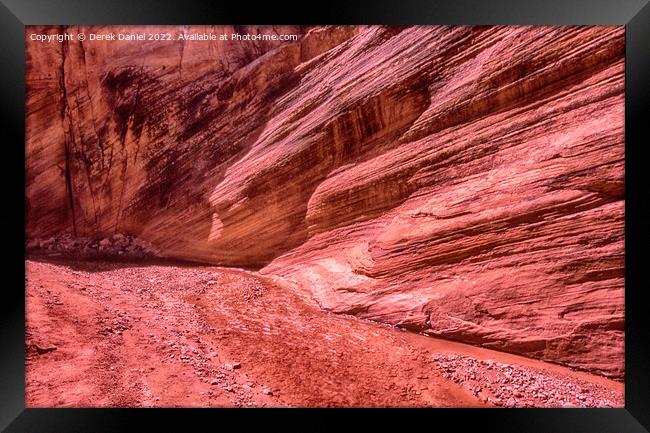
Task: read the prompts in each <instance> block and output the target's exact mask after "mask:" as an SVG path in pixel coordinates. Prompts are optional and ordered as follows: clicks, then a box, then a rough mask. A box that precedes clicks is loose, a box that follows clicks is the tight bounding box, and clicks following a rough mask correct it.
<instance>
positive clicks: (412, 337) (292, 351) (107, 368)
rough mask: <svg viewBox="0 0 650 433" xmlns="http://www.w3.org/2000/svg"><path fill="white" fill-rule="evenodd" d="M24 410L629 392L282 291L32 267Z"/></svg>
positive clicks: (216, 277) (252, 277) (519, 398)
mask: <svg viewBox="0 0 650 433" xmlns="http://www.w3.org/2000/svg"><path fill="white" fill-rule="evenodd" d="M26 287H27V289H26V309H27V335H26V350H27V354H26V356H27V358H26V359H27V361H26V364H27V365H26V382H27V383H26V393H27V395H26V400H27V406H28V407H109V406H111V407H112V406H117V407H176V406H180V407H287V406H289V407H305V406H307V407H314V406H317V407H321V406H328V407H329V406H361V407H367V406H370V407H378V406H379V407H386V406H392V407H406V406H409V407H410V406H428V407H499V406H506V407H530V406H538V407H605V406H614V407H620V406H623V384H622V383H620V382H616V381H612V380H608V379H605V378H602V377H599V376H595V375H591V374H587V373H583V372H577V371H572V370H570V369H567V368H564V367H561V366H558V365H554V364H548V363H544V362H541V361H536V360H530V359H527V358H523V357H519V356H515V355H511V354H506V353H501V352H495V351H491V350H487V349H482V348H477V347H473V346H468V345H464V344H458V343H454V342H450V341H445V340H438V339H434V338H430V337H425V336H422V335H417V334H414V333H411V332H406V331H402V330H399V329H395V328H392V327H390V326H387V325H382V324H378V323H374V322H369V321H365V320H361V319H358V318H355V317H350V316H344V315H336V314H332V313H329V312H327V311H323V310H322V309H320V308H319V307H318V305H316V304H315V303H314V302H313V301H312V300H311V298H310V297H309V296H308V295H307V294H303V293H299V292H296V290H295V288H290V287H287V286H286V285H285V284H284V283H283V282H282V281H279V280H271V279H269V278H267V277H263V276H260V275H258V274H256V273H254V272H248V271H243V270H237V269H230V268H219V267H197V266H189V265H186V264H171V263H163V262H157V263H153V262H152V263H126V262H102V261H88V262H82V263H79V262H77V263H72V262H65V261H58V262H54V261H43V260H40V259H30V260H27V262H26Z"/></svg>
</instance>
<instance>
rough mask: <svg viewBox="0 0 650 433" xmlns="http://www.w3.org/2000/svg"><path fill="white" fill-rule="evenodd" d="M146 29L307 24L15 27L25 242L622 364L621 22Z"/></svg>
mask: <svg viewBox="0 0 650 433" xmlns="http://www.w3.org/2000/svg"><path fill="white" fill-rule="evenodd" d="M61 30H62V29H58V28H52V27H47V28H43V27H29V28H28V31H27V33H29V32H30V31H36V32H44V33H48V32H49V33H56V32H59V31H61ZM63 30H65V29H63ZM68 30H69V31H70V32H72V33H78V32H79V31H85V32H86V33H91V32H103V31H104V32H108V31H113V32H117V31H127V30H128V31H132V30H133V28H126V27H124V28H121V29H120V28H116V27H111V28H99V27H94V28H87V27H86V28H77V27H71V28H69V29H68ZM138 30H139V31H143V32H147V31H155V32H158V33H160V32H166V31H169V32H174V33H178V32H195V31H209V30H213V31H214V32H215V33H221V32H227V33H232V32H235V31H237V32H249V33H258V32H260V33H266V34H270V33H276V34H297V35H299V38H298V40H297V41H294V42H284V41H274V42H250V41H239V42H235V41H228V42H223V41H211V42H198V41H193V42H189V41H168V42H161V41H147V42H137V43H136V42H132V41H129V42H96V41H95V42H93V41H86V42H83V43H80V42H78V41H70V42H64V43H61V44H59V43H49V44H47V43H33V42H28V43H27V54H26V55H27V148H26V180H27V191H26V195H27V235H28V237H30V238H36V237H45V236H53V235H57V234H59V233H62V232H72V233H74V234H75V235H77V236H109V235H112V234H114V233H117V232H119V233H128V234H129V235H133V236H137V237H138V238H141V239H143V240H145V241H147V242H150V243H151V244H153V245H154V246H155V247H156V248H157V249H158V250H159V251H161V252H162V254H163V255H165V256H167V257H173V258H180V259H189V260H194V261H199V262H209V263H214V264H220V265H227V266H237V267H250V268H256V269H260V271H261V272H262V273H264V274H268V275H272V276H274V277H276V278H281V279H283V280H284V281H286V282H289V283H292V284H295V285H297V286H300V287H301V288H302V289H307V290H308V291H309V292H311V293H312V294H313V297H314V299H316V300H317V301H318V302H319V304H320V305H321V306H322V307H323V308H326V309H329V310H332V311H335V312H340V313H349V314H355V315H358V316H361V317H364V318H369V319H373V320H377V321H382V322H387V323H392V324H396V325H399V326H402V327H406V328H409V329H411V330H414V331H419V332H424V333H428V334H431V335H436V336H440V337H444V338H449V339H453V340H459V341H463V342H469V343H472V344H476V345H481V346H485V347H490V348H494V349H499V350H503V351H509V352H514V353H518V354H523V355H526V356H530V357H534V358H539V359H543V360H547V361H551V362H555V363H560V364H564V365H568V366H571V367H575V368H579V369H584V370H589V371H592V372H596V373H599V374H603V375H606V376H611V377H615V378H622V377H623V374H624V362H623V355H624V352H623V337H624V244H623V240H624V130H623V125H624V48H625V46H624V28H623V27H584V26H583V27H524V26H522V27H512V26H508V27H493V26H485V27H444V26H439V27H438V26H436V27H399V28H396V27H388V28H385V27H377V26H368V27H362V26H359V27H310V28H307V27H292V26H285V27H262V28H250V27H242V28H233V27H223V28H210V29H207V28H203V27H200V28H197V27H155V28H153V27H152V28H147V27H141V28H140V27H139V28H138Z"/></svg>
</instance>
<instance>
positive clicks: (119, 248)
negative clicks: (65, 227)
mask: <svg viewBox="0 0 650 433" xmlns="http://www.w3.org/2000/svg"><path fill="white" fill-rule="evenodd" d="M25 248H26V250H27V252H28V253H30V254H40V255H46V256H52V257H58V256H61V257H79V258H92V257H98V258H119V257H121V258H129V259H132V258H148V257H157V256H158V251H157V250H156V248H154V247H153V246H152V245H151V244H149V243H147V242H145V241H143V240H141V239H138V238H136V237H135V236H131V235H128V234H123V233H115V234H114V235H112V236H108V237H103V238H94V237H79V236H74V235H72V234H71V233H63V234H61V235H58V236H51V237H47V238H34V239H29V240H27V241H26V242H25Z"/></svg>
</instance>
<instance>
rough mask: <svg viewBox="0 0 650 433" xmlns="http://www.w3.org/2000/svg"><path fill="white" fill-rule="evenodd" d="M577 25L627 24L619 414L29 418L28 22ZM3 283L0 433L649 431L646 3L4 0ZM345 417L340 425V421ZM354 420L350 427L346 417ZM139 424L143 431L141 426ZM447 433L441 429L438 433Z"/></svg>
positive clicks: (187, 412) (184, 412) (207, 412)
mask: <svg viewBox="0 0 650 433" xmlns="http://www.w3.org/2000/svg"><path fill="white" fill-rule="evenodd" d="M233 23H237V24H254V23H255V24H393V25H405V24H460V25H468V24H549V25H553V24H572V25H594V24H606V25H625V28H626V33H625V34H626V64H625V80H626V85H625V89H626V90H625V91H626V94H625V140H626V143H625V152H626V156H625V158H626V162H625V166H626V171H625V184H626V200H625V248H626V253H625V278H626V291H625V311H626V329H625V357H626V358H625V369H626V375H625V408H624V409H460V408H459V409H397V410H390V409H378V410H374V409H372V410H371V409H360V410H326V409H297V410H294V409H25V392H24V391H25V386H24V379H25V369H24V330H25V328H24V313H25V311H24V278H25V274H24V272H25V257H24V254H23V255H21V254H20V251H23V252H24V245H25V243H24V227H25V226H24V224H25V221H24V209H25V207H24V206H25V205H24V126H25V123H24V122H25V119H24V117H25V116H24V113H25V100H24V90H25V83H24V68H25V66H24V64H25V52H24V49H25V40H24V27H25V25H34V24H86V25H88V24H233ZM0 33H1V35H2V36H1V37H0V44H1V47H0V53H2V54H1V55H2V63H1V65H2V66H0V76H1V80H2V87H1V92H2V98H1V99H2V105H1V106H2V119H3V120H4V122H5V128H3V130H2V144H3V146H2V154H3V155H4V156H5V158H3V160H4V161H3V162H5V163H4V164H3V169H2V175H3V176H4V179H3V180H4V182H3V183H2V185H3V188H2V191H3V200H2V204H3V209H2V211H1V212H0V224H1V227H3V228H4V231H3V235H4V236H3V237H2V238H0V239H3V240H4V242H3V243H4V245H3V246H4V251H5V252H6V254H5V258H4V260H3V262H2V263H3V264H4V266H3V268H4V269H3V271H4V272H3V274H4V275H6V276H8V277H9V278H3V279H2V280H1V281H2V283H1V284H2V286H3V287H2V292H1V293H2V300H1V301H0V308H1V311H0V322H1V323H0V325H1V326H0V347H1V351H0V353H1V355H0V360H1V365H0V408H1V409H0V429H2V430H3V431H7V432H50V431H51V432H89V431H92V432H104V431H106V432H108V431H131V430H134V431H142V430H144V431H149V430H156V431H163V430H164V431H167V430H171V431H192V430H197V429H198V428H196V426H197V425H199V424H201V425H203V426H204V427H202V428H201V431H202V430H208V429H209V430H216V429H224V428H225V427H226V426H227V425H229V424H230V423H235V424H233V425H236V426H237V430H247V429H249V428H252V427H253V426H257V428H260V427H261V428H282V429H283V430H299V431H332V430H337V429H339V428H341V426H344V427H352V428H355V429H361V428H363V429H364V430H369V429H371V428H372V429H376V428H381V429H387V430H388V429H390V430H396V429H399V430H404V429H407V428H413V427H416V428H417V426H420V425H422V426H425V427H426V426H428V427H426V428H431V429H437V428H440V426H445V425H448V426H453V430H454V431H464V430H468V431H473V430H475V429H477V428H480V429H481V431H499V432H527V433H533V432H562V431H567V432H571V433H579V432H589V433H597V432H603V433H605V432H644V431H646V432H647V431H648V430H650V404H649V403H650V374H649V371H648V370H649V368H648V367H649V366H650V357H649V356H648V347H649V341H650V326H649V320H648V315H647V314H646V311H645V309H646V306H645V303H644V302H643V299H644V296H643V293H644V290H645V289H646V287H645V285H644V284H643V283H644V281H645V280H644V275H645V273H644V257H643V251H644V249H645V247H646V245H648V244H649V242H648V226H649V224H648V222H649V221H648V220H649V219H650V216H649V214H648V213H647V211H645V209H644V204H645V196H644V193H645V191H646V190H645V189H644V185H645V182H644V180H645V179H644V175H645V168H646V167H645V165H646V163H645V158H644V157H645V147H646V146H647V144H648V134H647V132H648V126H647V125H648V121H647V119H646V118H645V117H644V116H643V114H644V111H645V110H644V108H647V107H648V105H649V103H650V98H649V96H650V90H649V89H650V4H648V2H647V1H645V0H625V1H621V0H618V1H616V0H610V1H604V0H591V1H590V0H544V1H539V0H535V1H521V0H519V1H515V0H500V1H490V2H488V1H474V0H456V1H452V0H450V1H445V2H441V1H431V0H429V1H425V0H399V1H395V0H381V1H379V0H375V1H367V2H365V3H361V2H351V1H348V2H346V1H328V2H324V3H323V4H322V5H318V4H307V3H304V4H302V5H293V4H290V3H282V2H266V3H261V2H260V3H259V4H258V3H257V2H256V3H247V2H216V3H212V2H207V1H206V2H192V3H189V2H178V1H177V0H175V1H174V0H159V1H155V0H145V1H139V2H136V1H135V0H104V1H83V0H58V1H47V0H29V1H25V0H1V4H0ZM342 414H345V415H346V418H347V419H346V421H345V422H343V421H342V420H341V415H342ZM350 414H352V415H354V416H353V417H350V418H348V417H347V415H350ZM143 426H146V427H144V428H143ZM445 430H448V428H445Z"/></svg>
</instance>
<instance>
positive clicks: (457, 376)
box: [433, 354, 622, 408]
mask: <svg viewBox="0 0 650 433" xmlns="http://www.w3.org/2000/svg"><path fill="white" fill-rule="evenodd" d="M433 362H434V363H435V364H436V366H437V367H438V368H439V369H440V370H441V371H442V376H443V377H445V378H447V379H451V380H453V381H454V382H456V383H459V384H462V386H464V387H465V388H467V389H469V391H470V392H471V393H472V394H474V396H475V397H477V398H479V399H480V400H482V401H484V402H489V403H492V404H494V405H496V406H501V407H565V408H567V407H620V406H621V405H622V401H620V400H621V398H622V396H620V395H617V394H615V393H614V392H612V391H611V390H607V389H605V388H604V387H601V386H598V385H597V384H594V383H589V382H586V381H583V380H580V379H578V378H575V377H569V376H560V375H558V374H556V373H551V372H546V371H542V370H538V369H534V368H524V367H521V366H515V365H511V364H505V363H502V362H495V361H492V360H477V359H474V358H470V357H467V356H461V355H442V354H437V355H436V356H434V358H433Z"/></svg>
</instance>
